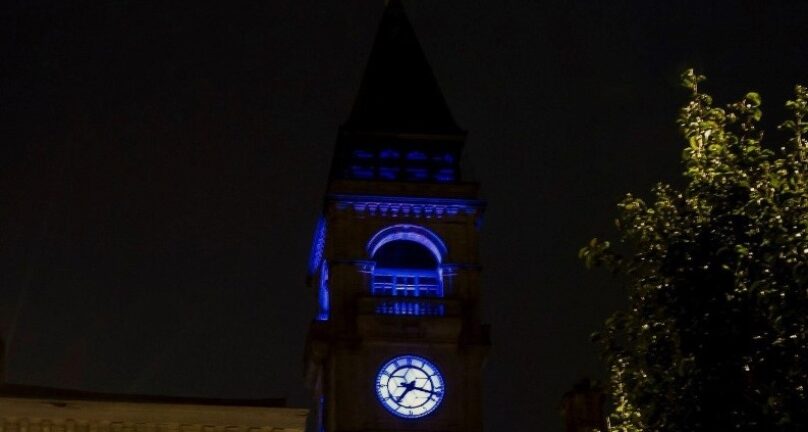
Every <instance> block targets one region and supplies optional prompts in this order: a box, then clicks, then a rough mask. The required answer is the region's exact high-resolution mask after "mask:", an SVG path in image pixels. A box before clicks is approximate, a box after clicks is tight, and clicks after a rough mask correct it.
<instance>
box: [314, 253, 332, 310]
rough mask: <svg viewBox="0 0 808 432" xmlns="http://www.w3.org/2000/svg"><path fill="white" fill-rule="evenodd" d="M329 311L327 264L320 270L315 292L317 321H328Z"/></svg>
mask: <svg viewBox="0 0 808 432" xmlns="http://www.w3.org/2000/svg"><path fill="white" fill-rule="evenodd" d="M330 311H331V294H330V293H329V292H328V263H327V262H325V261H323V264H322V266H321V268H320V284H319V288H318V290H317V320H318V321H328V317H329V315H330Z"/></svg>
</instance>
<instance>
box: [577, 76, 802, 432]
mask: <svg viewBox="0 0 808 432" xmlns="http://www.w3.org/2000/svg"><path fill="white" fill-rule="evenodd" d="M682 78H683V79H682V81H683V84H684V86H685V87H686V88H688V89H689V90H690V101H689V103H688V104H687V105H686V106H685V107H684V108H682V110H681V112H680V115H679V120H678V124H679V126H680V128H681V131H682V133H683V135H684V138H685V139H686V143H687V145H686V147H685V149H684V151H683V153H682V160H683V163H684V168H685V171H684V180H685V186H684V187H683V188H682V189H681V190H678V189H676V188H674V187H672V186H670V185H668V184H664V183H660V184H658V185H657V186H656V187H655V188H653V190H652V196H653V198H651V199H650V200H648V202H646V201H645V200H642V199H640V198H638V197H636V196H633V195H627V196H626V197H625V198H624V199H623V200H622V201H621V202H620V203H619V204H618V208H619V217H618V218H617V220H616V225H617V229H618V231H619V241H617V242H615V243H614V244H611V243H610V242H608V241H599V240H597V239H594V240H592V242H590V244H589V245H588V246H587V247H585V248H583V249H581V252H580V256H581V258H582V259H583V260H584V261H585V263H586V264H587V266H589V267H592V266H604V267H606V268H608V269H610V270H612V271H613V272H614V273H616V274H617V275H618V276H619V277H620V278H621V279H622V280H623V281H624V283H625V287H626V289H627V291H628V298H629V306H628V308H627V309H626V310H624V311H621V312H618V313H615V314H614V315H613V316H612V317H611V318H609V320H607V322H606V328H605V330H604V331H603V332H602V333H601V334H599V335H596V338H597V339H598V340H599V341H600V342H601V343H602V344H603V346H604V348H605V349H604V352H605V359H606V361H607V362H608V366H609V368H610V374H611V384H612V386H611V392H612V396H613V399H614V410H613V412H612V413H611V415H610V420H611V430H612V431H613V432H617V431H619V432H637V431H647V432H650V431H655V432H657V431H658V432H673V431H675V432H685V431H711V432H712V431H766V432H773V431H807V430H808V388H807V387H808V140H806V137H808V89H806V87H803V86H796V88H795V93H796V95H795V98H794V100H790V101H788V102H787V103H786V107H787V108H788V109H789V110H790V112H791V113H792V114H793V116H792V118H791V119H789V120H787V121H785V122H784V123H783V124H782V125H781V126H780V129H781V130H783V131H785V132H786V134H787V136H788V138H787V142H785V143H784V145H783V146H782V147H780V148H778V149H776V150H771V149H769V148H766V147H764V146H763V145H762V139H763V133H762V132H761V131H760V130H759V128H758V122H759V121H760V118H761V115H762V114H761V109H760V107H761V98H760V96H759V95H758V94H757V93H748V94H746V96H745V97H744V98H743V99H742V100H741V101H739V102H737V103H733V104H730V105H728V106H726V107H724V108H721V107H718V106H715V105H714V104H713V100H712V98H711V97H710V96H709V95H707V94H705V93H703V92H701V91H700V89H699V85H700V83H701V82H702V81H704V77H703V76H699V75H697V74H695V73H694V72H693V71H692V70H689V71H687V72H686V73H684V74H683V76H682Z"/></svg>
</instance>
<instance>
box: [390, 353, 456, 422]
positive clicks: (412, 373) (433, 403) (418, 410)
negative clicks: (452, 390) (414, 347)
mask: <svg viewBox="0 0 808 432" xmlns="http://www.w3.org/2000/svg"><path fill="white" fill-rule="evenodd" d="M444 390H445V384H444V382H443V377H442V376H441V374H440V372H439V371H438V368H437V367H436V366H435V365H434V364H432V363H431V362H430V361H429V360H427V359H425V358H423V357H419V356H414V355H403V356H399V357H396V358H394V359H392V360H390V361H389V362H387V363H385V364H384V366H382V368H381V369H380V370H379V373H378V374H377V377H376V394H377V395H378V397H379V401H380V402H381V403H382V405H383V406H384V407H385V408H387V410H388V411H390V412H391V413H393V414H395V415H397V416H399V417H404V418H418V417H423V416H425V415H428V414H430V413H432V412H433V411H434V410H435V409H436V408H437V407H438V405H440V403H441V401H442V400H443V396H444Z"/></svg>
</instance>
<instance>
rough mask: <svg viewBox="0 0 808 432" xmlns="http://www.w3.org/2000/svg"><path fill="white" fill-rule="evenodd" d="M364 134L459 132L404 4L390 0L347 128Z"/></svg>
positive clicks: (460, 131) (396, 0) (397, 0)
mask: <svg viewBox="0 0 808 432" xmlns="http://www.w3.org/2000/svg"><path fill="white" fill-rule="evenodd" d="M344 127H345V128H346V129H349V130H354V131H361V132H392V133H423V134H458V133H462V132H463V131H462V130H461V129H460V128H459V127H458V126H457V124H456V123H455V121H454V118H452V114H451V113H450V112H449V107H448V106H447V105H446V101H445V100H444V98H443V94H441V91H440V88H439V87H438V83H437V81H436V80H435V76H434V75H433V74H432V69H431V68H430V67H429V64H428V63H427V60H426V56H424V52H423V51H422V50H421V46H420V45H419V43H418V39H417V38H416V37H415V32H414V31H413V29H412V26H411V25H410V22H409V20H408V19H407V16H406V14H405V13H404V7H403V6H402V4H401V1H400V0H390V1H389V2H388V4H387V6H386V8H385V11H384V16H383V17H382V22H381V24H380V25H379V30H378V32H377V34H376V40H375V42H374V43H373V49H372V51H371V53H370V58H369V60H368V64H367V69H365V76H364V78H363V79H362V84H361V86H360V88H359V94H358V95H357V98H356V102H355V103H354V107H353V111H352V112H351V116H350V118H349V119H348V121H347V122H346V123H345V126H344Z"/></svg>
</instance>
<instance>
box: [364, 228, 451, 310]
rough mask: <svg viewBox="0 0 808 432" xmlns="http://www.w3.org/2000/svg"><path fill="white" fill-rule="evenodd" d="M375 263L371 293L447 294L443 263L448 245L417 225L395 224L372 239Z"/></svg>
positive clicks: (408, 295)
mask: <svg viewBox="0 0 808 432" xmlns="http://www.w3.org/2000/svg"><path fill="white" fill-rule="evenodd" d="M368 253H369V254H370V257H371V259H372V260H373V261H374V263H375V265H374V267H373V274H372V286H371V294H373V295H376V296H394V297H443V281H442V277H441V268H440V264H441V261H442V260H443V257H444V255H445V254H446V247H445V246H444V244H443V242H442V241H441V240H440V238H439V237H438V236H436V235H435V234H434V233H432V232H431V231H429V230H427V229H425V228H423V227H419V226H417V225H406V224H400V225H394V226H391V227H388V228H385V229H384V230H382V231H380V232H379V233H377V234H376V235H375V236H373V238H372V239H371V241H370V242H369V243H368Z"/></svg>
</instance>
